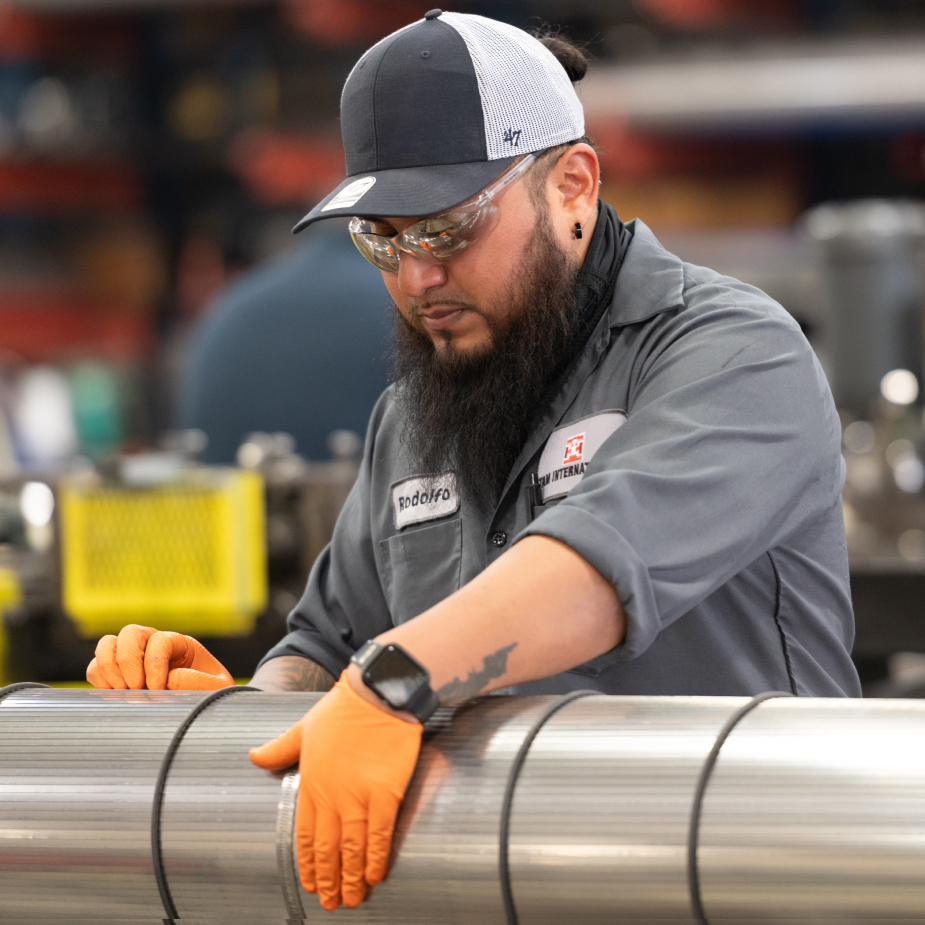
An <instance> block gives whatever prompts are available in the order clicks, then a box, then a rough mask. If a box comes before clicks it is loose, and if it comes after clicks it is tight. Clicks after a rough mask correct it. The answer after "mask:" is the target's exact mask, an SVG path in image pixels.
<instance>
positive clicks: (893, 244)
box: [805, 199, 925, 417]
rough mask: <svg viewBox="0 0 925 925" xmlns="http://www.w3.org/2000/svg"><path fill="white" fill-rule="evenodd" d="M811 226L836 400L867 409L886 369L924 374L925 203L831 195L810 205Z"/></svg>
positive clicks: (862, 412)
mask: <svg viewBox="0 0 925 925" xmlns="http://www.w3.org/2000/svg"><path fill="white" fill-rule="evenodd" d="M805 227H806V229H807V231H808V232H809V235H810V237H811V238H812V239H813V240H814V241H815V242H816V244H817V246H818V247H819V250H820V252H821V268H822V275H823V279H824V282H825V289H826V292H827V294H828V302H829V306H828V309H829V325H828V328H829V333H828V337H827V339H828V340H829V342H830V343H829V346H830V350H831V360H832V368H831V370H830V373H829V378H830V382H831V385H832V391H833V393H834V395H835V402H836V404H837V405H838V407H839V408H840V409H844V410H846V411H848V412H850V413H852V414H853V415H855V416H859V417H867V416H869V415H870V414H871V413H872V412H874V411H875V409H876V405H877V403H878V401H879V400H880V385H881V381H882V380H883V377H884V376H885V375H886V374H887V373H889V372H891V371H893V370H898V369H902V370H908V371H910V372H912V373H913V374H914V375H915V376H916V377H917V378H918V380H919V381H921V380H922V374H923V354H922V340H923V336H922V305H923V302H925V279H923V276H922V272H921V256H922V252H923V247H925V206H923V205H922V204H920V203H917V202H906V201H902V200H886V199H874V200H855V201H852V202H844V203H826V204H824V205H821V206H817V207H816V208H814V209H812V210H811V211H810V212H809V213H807V215H806V219H805Z"/></svg>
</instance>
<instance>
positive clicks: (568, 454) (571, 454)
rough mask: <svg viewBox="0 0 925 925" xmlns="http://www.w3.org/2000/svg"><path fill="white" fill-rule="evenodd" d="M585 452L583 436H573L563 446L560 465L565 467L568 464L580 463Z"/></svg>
mask: <svg viewBox="0 0 925 925" xmlns="http://www.w3.org/2000/svg"><path fill="white" fill-rule="evenodd" d="M584 451H585V435H584V434H575V436H574V437H569V438H568V442H567V443H566V444H565V456H563V457H562V465H563V466H567V465H568V464H569V463H574V462H581V457H582V455H583V453H584Z"/></svg>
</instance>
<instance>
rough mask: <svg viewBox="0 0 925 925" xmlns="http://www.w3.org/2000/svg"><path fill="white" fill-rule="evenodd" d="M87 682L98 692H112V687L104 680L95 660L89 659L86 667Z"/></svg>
mask: <svg viewBox="0 0 925 925" xmlns="http://www.w3.org/2000/svg"><path fill="white" fill-rule="evenodd" d="M87 680H88V681H89V682H90V683H91V684H92V685H93V686H94V687H96V688H99V689H100V690H104V691H111V690H112V685H111V684H110V683H109V682H108V681H107V680H106V678H105V676H104V675H103V672H102V670H101V669H100V666H99V665H98V664H97V661H96V659H95V658H94V659H91V660H90V664H89V665H87Z"/></svg>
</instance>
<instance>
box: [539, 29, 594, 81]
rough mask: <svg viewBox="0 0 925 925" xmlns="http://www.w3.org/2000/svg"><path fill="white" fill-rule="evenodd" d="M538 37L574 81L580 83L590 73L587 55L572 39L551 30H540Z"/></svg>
mask: <svg viewBox="0 0 925 925" xmlns="http://www.w3.org/2000/svg"><path fill="white" fill-rule="evenodd" d="M536 38H537V39H538V41H539V42H540V44H542V45H545V46H546V47H547V48H548V49H549V50H550V51H551V52H552V53H553V54H554V55H555V57H556V60H557V61H558V62H559V64H561V65H562V67H564V68H565V73H566V74H568V79H569V80H570V81H571V82H572V83H578V81H579V80H581V78H582V77H584V76H585V74H587V73H588V58H587V55H586V54H585V53H584V50H583V49H582V48H580V47H579V46H578V45H576V44H575V43H574V42H573V41H572V40H571V39H567V38H566V37H565V36H564V35H559V34H557V33H553V32H549V31H543V32H540V33H539V34H537V35H536Z"/></svg>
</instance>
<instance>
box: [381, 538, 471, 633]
mask: <svg viewBox="0 0 925 925" xmlns="http://www.w3.org/2000/svg"><path fill="white" fill-rule="evenodd" d="M379 546H380V549H381V551H382V563H383V575H382V586H383V590H384V591H385V599H386V600H387V601H388V603H389V611H390V613H391V614H392V623H393V624H394V625H396V626H397V625H398V624H399V623H404V622H406V621H407V620H410V619H411V618H412V617H416V616H417V615H418V614H420V613H423V612H424V611H425V610H427V609H428V608H430V607H433V606H434V604H439V603H440V601H442V600H443V599H444V598H447V597H449V596H450V595H451V594H452V593H453V592H454V591H457V590H459V581H460V569H461V564H462V521H460V520H450V521H447V522H446V523H441V524H433V525H432V526H429V527H419V528H418V529H416V530H409V531H408V532H407V533H399V534H397V535H396V536H391V537H389V538H388V539H387V540H380V541H379Z"/></svg>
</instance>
